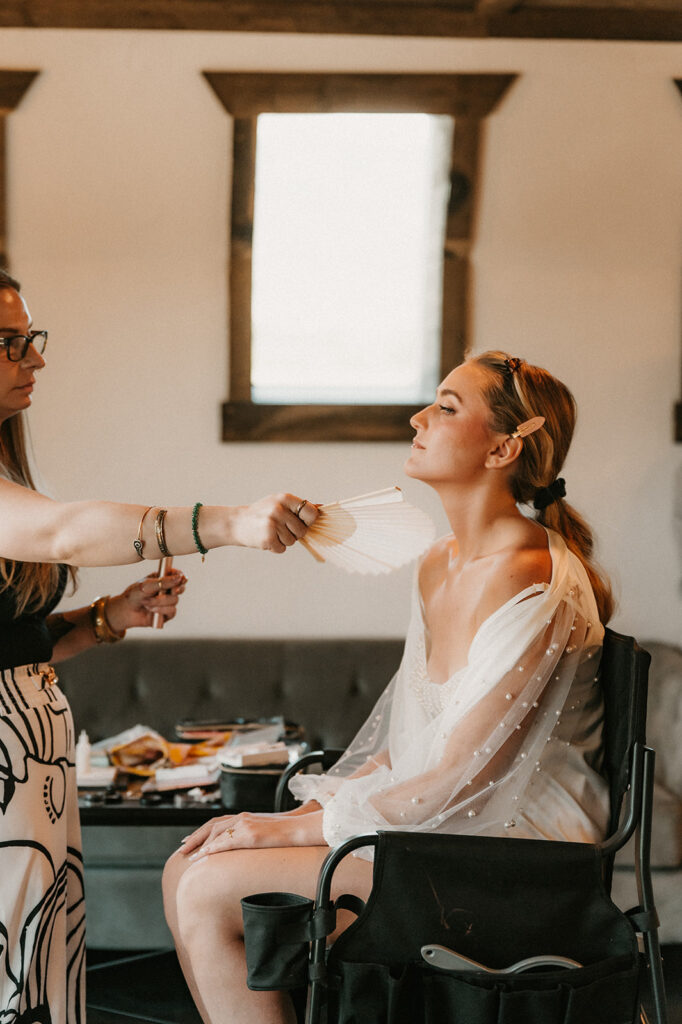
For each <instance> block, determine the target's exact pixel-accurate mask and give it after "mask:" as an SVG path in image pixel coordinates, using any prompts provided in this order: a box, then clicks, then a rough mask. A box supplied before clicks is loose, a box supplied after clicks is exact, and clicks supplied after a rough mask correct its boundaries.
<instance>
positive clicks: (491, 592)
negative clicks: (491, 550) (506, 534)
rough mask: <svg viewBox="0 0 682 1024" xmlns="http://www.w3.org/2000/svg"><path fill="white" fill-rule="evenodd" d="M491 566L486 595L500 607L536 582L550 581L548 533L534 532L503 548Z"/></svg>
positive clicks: (550, 560)
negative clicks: (523, 539) (537, 535)
mask: <svg viewBox="0 0 682 1024" xmlns="http://www.w3.org/2000/svg"><path fill="white" fill-rule="evenodd" d="M543 533H544V531H543ZM490 570H491V571H490V574H489V577H488V586H487V588H486V589H487V591H488V595H487V597H488V599H489V600H490V602H491V603H492V604H494V605H495V606H497V607H499V606H500V605H502V604H504V603H505V602H506V601H509V600H510V599H511V598H512V597H515V596H516V595H517V594H520V593H521V592H522V591H523V590H526V589H527V588H528V587H532V586H533V585H534V584H536V583H549V582H550V581H551V579H552V556H551V554H550V551H549V547H548V545H547V538H546V535H544V536H543V537H535V536H532V535H531V536H530V537H529V538H528V539H527V540H525V541H524V542H522V543H519V544H514V545H512V546H510V547H507V548H504V549H503V550H501V551H500V552H499V553H498V554H497V555H496V557H495V559H494V564H493V565H491V567H490Z"/></svg>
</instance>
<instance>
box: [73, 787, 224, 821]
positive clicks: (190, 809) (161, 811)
mask: <svg viewBox="0 0 682 1024" xmlns="http://www.w3.org/2000/svg"><path fill="white" fill-rule="evenodd" d="M78 810H79V812H80V819H81V825H188V826H189V825H191V826H193V827H194V828H197V827H198V826H199V825H203V823H204V822H205V821H208V820H209V819H210V818H215V817H217V816H218V815H220V814H228V813H229V811H227V810H226V809H225V808H224V807H223V805H222V804H221V802H220V799H219V798H218V799H216V800H215V801H212V802H211V803H200V802H198V801H197V802H194V801H192V802H188V803H186V804H184V805H182V806H179V807H178V806H176V805H175V804H174V803H173V802H172V800H169V801H163V802H162V803H159V804H146V803H143V802H141V800H140V799H139V798H128V799H126V798H124V799H123V800H122V801H121V802H120V803H90V802H89V801H88V800H87V799H85V798H84V797H83V796H82V795H80V794H79V797H78ZM235 812H236V809H235Z"/></svg>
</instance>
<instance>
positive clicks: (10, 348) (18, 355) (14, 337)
mask: <svg viewBox="0 0 682 1024" xmlns="http://www.w3.org/2000/svg"><path fill="white" fill-rule="evenodd" d="M0 345H2V346H4V349H5V351H6V352H7V358H8V359H9V361H10V362H11V363H20V362H21V360H22V359H25V358H26V353H27V352H28V346H29V345H33V347H34V348H35V350H36V352H37V353H38V355H39V356H42V354H43V352H44V351H45V347H46V345H47V331H31V332H30V333H29V334H11V335H10V336H9V337H7V338H0Z"/></svg>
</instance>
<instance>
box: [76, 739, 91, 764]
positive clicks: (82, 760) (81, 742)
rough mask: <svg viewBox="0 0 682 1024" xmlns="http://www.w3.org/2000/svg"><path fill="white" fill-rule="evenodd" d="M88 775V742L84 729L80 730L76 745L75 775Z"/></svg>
mask: <svg viewBox="0 0 682 1024" xmlns="http://www.w3.org/2000/svg"><path fill="white" fill-rule="evenodd" d="M89 774H90V740H89V739H88V734H87V732H86V731H85V729H82V730H81V734H80V736H79V737H78V743H77V744H76V775H81V776H82V775H89Z"/></svg>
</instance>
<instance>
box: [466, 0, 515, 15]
mask: <svg viewBox="0 0 682 1024" xmlns="http://www.w3.org/2000/svg"><path fill="white" fill-rule="evenodd" d="M522 3H523V0H477V3H476V14H477V15H478V16H479V17H484V18H486V17H488V16H489V15H491V14H506V13H507V12H508V11H515V10H516V9H517V8H518V7H520V6H521V4H522Z"/></svg>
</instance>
